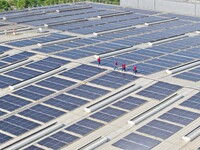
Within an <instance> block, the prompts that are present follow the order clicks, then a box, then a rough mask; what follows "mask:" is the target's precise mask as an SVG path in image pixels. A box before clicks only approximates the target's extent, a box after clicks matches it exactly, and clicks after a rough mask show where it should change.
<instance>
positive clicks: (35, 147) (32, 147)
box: [24, 145, 44, 150]
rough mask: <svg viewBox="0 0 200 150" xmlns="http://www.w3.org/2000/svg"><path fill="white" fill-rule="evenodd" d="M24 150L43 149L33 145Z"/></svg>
mask: <svg viewBox="0 0 200 150" xmlns="http://www.w3.org/2000/svg"><path fill="white" fill-rule="evenodd" d="M24 150H44V149H42V148H40V147H37V146H35V145H32V146H29V147H27V148H25V149H24Z"/></svg>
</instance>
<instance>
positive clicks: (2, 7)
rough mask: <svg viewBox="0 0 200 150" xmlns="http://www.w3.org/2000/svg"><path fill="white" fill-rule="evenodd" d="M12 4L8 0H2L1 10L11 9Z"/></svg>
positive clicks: (0, 0)
mask: <svg viewBox="0 0 200 150" xmlns="http://www.w3.org/2000/svg"><path fill="white" fill-rule="evenodd" d="M10 9H11V6H10V4H9V3H8V2H7V1H6V0H0V11H6V10H10Z"/></svg>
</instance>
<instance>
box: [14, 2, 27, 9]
mask: <svg viewBox="0 0 200 150" xmlns="http://www.w3.org/2000/svg"><path fill="white" fill-rule="evenodd" d="M25 6H26V0H17V3H16V8H17V9H22V8H25Z"/></svg>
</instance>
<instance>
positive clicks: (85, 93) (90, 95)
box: [67, 85, 109, 100]
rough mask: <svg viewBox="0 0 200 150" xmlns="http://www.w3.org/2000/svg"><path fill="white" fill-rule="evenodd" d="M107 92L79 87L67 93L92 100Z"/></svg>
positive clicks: (88, 87)
mask: <svg viewBox="0 0 200 150" xmlns="http://www.w3.org/2000/svg"><path fill="white" fill-rule="evenodd" d="M91 90H92V91H91ZM108 92H109V91H108V90H104V89H101V88H97V87H93V86H88V85H81V86H79V87H77V88H74V89H72V90H70V91H68V92H67V93H69V94H73V95H76V96H80V97H84V98H87V99H91V100H94V99H97V98H98V97H100V96H102V95H105V94H107V93H108Z"/></svg>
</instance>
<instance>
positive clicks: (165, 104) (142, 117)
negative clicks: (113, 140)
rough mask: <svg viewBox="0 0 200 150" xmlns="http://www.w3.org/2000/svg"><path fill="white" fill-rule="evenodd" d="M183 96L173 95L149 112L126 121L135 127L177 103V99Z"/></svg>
mask: <svg viewBox="0 0 200 150" xmlns="http://www.w3.org/2000/svg"><path fill="white" fill-rule="evenodd" d="M183 97H184V96H182V95H178V94H175V95H173V96H171V97H170V98H168V99H166V100H165V101H163V102H161V103H159V104H158V105H156V106H154V107H152V108H150V109H149V110H147V111H145V112H144V113H142V114H140V115H138V116H136V117H135V118H133V119H131V120H129V121H128V123H129V124H131V125H137V124H139V123H140V122H142V121H144V120H145V119H147V118H149V117H151V116H152V115H154V114H156V113H157V112H159V111H161V110H163V109H164V108H166V107H168V106H169V105H171V104H173V103H174V102H176V101H178V100H179V99H181V98H183Z"/></svg>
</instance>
